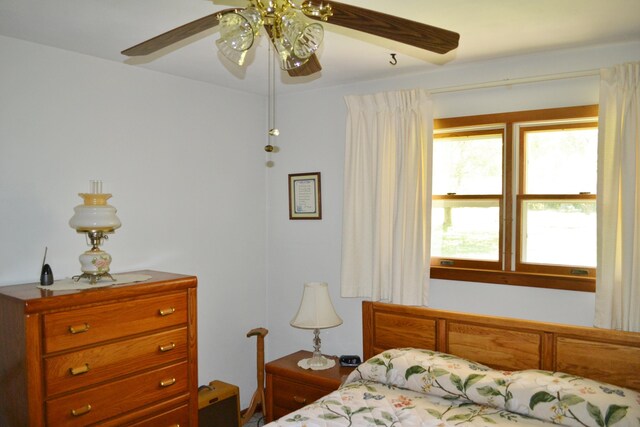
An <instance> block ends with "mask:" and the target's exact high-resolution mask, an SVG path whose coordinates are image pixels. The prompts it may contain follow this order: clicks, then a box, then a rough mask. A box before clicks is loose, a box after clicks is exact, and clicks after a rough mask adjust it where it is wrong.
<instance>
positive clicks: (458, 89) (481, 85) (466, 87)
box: [427, 70, 600, 95]
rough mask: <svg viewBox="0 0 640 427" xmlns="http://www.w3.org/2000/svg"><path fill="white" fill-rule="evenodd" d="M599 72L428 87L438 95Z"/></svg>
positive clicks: (587, 75)
mask: <svg viewBox="0 0 640 427" xmlns="http://www.w3.org/2000/svg"><path fill="white" fill-rule="evenodd" d="M599 74H600V70H586V71H574V72H569V73H556V74H545V75H542V76H532V77H522V78H517V79H504V80H497V81H493V82H484V83H471V84H467V85H460V86H447V87H442V88H436V89H431V90H429V89H427V91H428V92H429V93H430V94H431V95H437V94H439V93H450V92H462V91H465V90H474V89H486V88H492V87H499V86H510V85H519V84H526V83H536V82H544V81H551V80H562V79H576V78H580V77H590V76H597V75H599Z"/></svg>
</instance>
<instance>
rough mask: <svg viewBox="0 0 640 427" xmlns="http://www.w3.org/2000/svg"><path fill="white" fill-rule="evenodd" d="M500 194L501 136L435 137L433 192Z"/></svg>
mask: <svg viewBox="0 0 640 427" xmlns="http://www.w3.org/2000/svg"><path fill="white" fill-rule="evenodd" d="M448 193H455V194H502V135H500V134H498V135H474V136H468V137H455V138H435V139H434V141H433V194H441V195H444V194H448Z"/></svg>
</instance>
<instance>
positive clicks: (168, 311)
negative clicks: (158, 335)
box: [158, 307, 176, 316]
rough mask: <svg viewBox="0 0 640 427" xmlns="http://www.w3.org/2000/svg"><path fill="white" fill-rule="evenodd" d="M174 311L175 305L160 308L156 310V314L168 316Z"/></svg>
mask: <svg viewBox="0 0 640 427" xmlns="http://www.w3.org/2000/svg"><path fill="white" fill-rule="evenodd" d="M175 312H176V308H175V307H169V308H161V309H160V310H158V314H160V316H168V315H170V314H173V313H175Z"/></svg>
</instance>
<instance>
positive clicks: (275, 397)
mask: <svg viewBox="0 0 640 427" xmlns="http://www.w3.org/2000/svg"><path fill="white" fill-rule="evenodd" d="M308 357H311V352H309V351H302V350H301V351H298V352H296V353H292V354H290V355H288V356H285V357H282V358H280V359H277V360H274V361H272V362H269V363H267V365H266V367H265V369H266V372H267V391H266V398H265V399H266V401H267V402H266V407H267V422H271V421H273V420H277V419H278V418H280V417H283V416H285V415H287V414H288V413H290V412H293V411H295V410H297V409H300V408H302V407H303V406H305V405H308V404H309V403H312V402H314V401H316V400H318V399H319V398H321V397H322V396H324V395H327V394H329V393H331V392H332V391H334V390H337V389H338V387H340V384H342V382H343V381H344V380H345V379H346V377H347V376H348V375H349V374H350V373H351V371H353V369H354V368H346V367H342V366H340V362H339V361H338V358H337V357H331V358H332V359H334V360H335V361H336V366H334V367H332V368H329V369H325V370H322V371H314V370H311V369H302V368H300V367H299V366H298V361H299V360H301V359H305V358H308ZM327 357H329V356H327Z"/></svg>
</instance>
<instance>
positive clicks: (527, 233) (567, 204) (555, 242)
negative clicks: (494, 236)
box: [521, 200, 596, 267]
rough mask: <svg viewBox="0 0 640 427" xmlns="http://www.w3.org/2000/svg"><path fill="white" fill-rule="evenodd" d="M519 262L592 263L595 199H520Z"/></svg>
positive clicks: (586, 264)
mask: <svg viewBox="0 0 640 427" xmlns="http://www.w3.org/2000/svg"><path fill="white" fill-rule="evenodd" d="M522 222H523V227H522V258H521V259H522V262H526V263H535V264H552V265H573V266H583V267H595V266H596V232H595V230H596V201H595V200H593V201H591V200H589V201H583V200H577V201H566V200H564V201H562V200H557V201H548V200H545V201H540V200H527V201H523V203H522Z"/></svg>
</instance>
